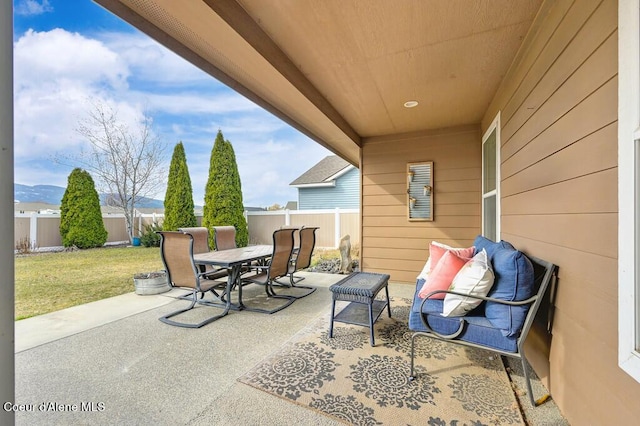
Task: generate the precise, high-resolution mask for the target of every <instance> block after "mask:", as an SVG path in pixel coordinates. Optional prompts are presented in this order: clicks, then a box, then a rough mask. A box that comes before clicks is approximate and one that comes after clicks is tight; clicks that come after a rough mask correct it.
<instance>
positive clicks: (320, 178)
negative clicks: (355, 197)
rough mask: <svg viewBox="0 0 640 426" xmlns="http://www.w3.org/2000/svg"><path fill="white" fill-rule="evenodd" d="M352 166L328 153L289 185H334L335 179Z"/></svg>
mask: <svg viewBox="0 0 640 426" xmlns="http://www.w3.org/2000/svg"><path fill="white" fill-rule="evenodd" d="M353 167H354V166H353V165H352V164H350V163H349V162H347V161H346V160H343V159H342V158H340V157H338V156H337V155H329V156H327V157H325V158H323V159H322V160H320V162H319V163H317V164H316V165H315V166H313V167H312V168H310V169H309V170H307V171H306V172H304V173H303V174H302V175H301V176H300V177H298V178H297V179H296V180H294V181H293V182H291V183H290V184H289V185H290V186H294V187H310V186H329V185H335V180H336V179H337V178H339V177H340V176H342V175H343V174H345V173H346V172H348V171H349V170H351V169H352V168H353Z"/></svg>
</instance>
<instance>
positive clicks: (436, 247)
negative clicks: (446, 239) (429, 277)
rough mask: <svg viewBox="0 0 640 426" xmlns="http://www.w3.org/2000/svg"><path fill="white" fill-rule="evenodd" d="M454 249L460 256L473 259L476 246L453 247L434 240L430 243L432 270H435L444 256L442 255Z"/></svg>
mask: <svg viewBox="0 0 640 426" xmlns="http://www.w3.org/2000/svg"><path fill="white" fill-rule="evenodd" d="M448 251H452V252H454V253H455V254H456V255H458V256H459V257H462V258H465V259H471V258H472V257H473V252H474V251H475V247H474V246H471V247H468V248H453V247H449V246H447V245H444V244H440V243H438V242H435V241H432V242H431V244H429V258H430V259H431V271H433V270H434V269H435V267H436V265H437V264H438V261H439V260H440V259H441V258H442V256H443V255H444V254H445V253H446V252H448Z"/></svg>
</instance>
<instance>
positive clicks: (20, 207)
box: [13, 202, 60, 213]
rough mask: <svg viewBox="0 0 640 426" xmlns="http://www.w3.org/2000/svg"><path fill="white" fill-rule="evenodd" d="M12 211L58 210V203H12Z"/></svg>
mask: <svg viewBox="0 0 640 426" xmlns="http://www.w3.org/2000/svg"><path fill="white" fill-rule="evenodd" d="M13 210H14V212H25V213H32V212H43V213H45V212H49V213H51V212H52V211H53V212H56V213H57V212H60V205H59V204H49V203H20V202H17V203H13Z"/></svg>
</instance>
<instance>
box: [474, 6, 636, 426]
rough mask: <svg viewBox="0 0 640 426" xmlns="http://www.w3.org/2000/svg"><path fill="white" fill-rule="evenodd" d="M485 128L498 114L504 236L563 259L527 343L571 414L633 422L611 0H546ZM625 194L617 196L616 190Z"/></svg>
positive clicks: (594, 420)
mask: <svg viewBox="0 0 640 426" xmlns="http://www.w3.org/2000/svg"><path fill="white" fill-rule="evenodd" d="M546 6H547V7H548V9H546V10H545V13H544V14H541V15H539V20H538V21H537V22H536V24H534V31H532V32H531V33H530V34H529V36H528V38H527V40H526V41H525V45H524V46H523V48H522V50H521V56H520V57H519V58H517V60H516V61H514V65H513V67H512V69H510V71H509V73H508V74H507V76H506V77H505V79H504V81H503V83H502V85H501V87H500V89H499V90H498V92H497V94H496V97H495V98H494V100H493V102H492V104H491V106H490V107H489V109H488V112H487V114H486V115H485V117H484V118H483V120H482V123H483V126H482V128H483V130H484V129H486V128H487V126H488V124H489V123H491V121H492V120H493V119H494V117H495V115H496V113H497V112H498V111H500V113H501V117H500V119H501V152H500V154H501V162H502V163H501V169H500V171H501V185H500V191H501V194H500V198H501V238H503V239H505V240H508V241H510V242H512V243H513V244H514V245H515V246H516V247H518V248H520V249H522V250H524V251H525V252H527V253H529V254H532V255H534V256H537V257H540V258H543V259H546V260H549V261H552V262H554V263H555V264H557V265H558V266H559V268H560V269H559V281H558V287H557V297H556V301H555V318H554V323H553V330H552V333H553V335H552V338H551V339H549V338H548V336H547V337H545V336H546V335H544V334H540V333H539V331H538V330H537V331H536V333H535V334H534V336H532V338H531V339H530V340H531V342H530V343H529V342H528V344H527V347H528V348H531V349H532V350H531V351H530V352H529V354H530V359H531V360H532V364H533V367H534V369H535V370H536V371H537V372H538V373H541V374H542V376H543V377H544V378H545V381H546V382H547V384H548V385H549V386H550V391H551V394H552V395H553V398H554V400H555V401H556V403H557V404H558V406H559V407H560V409H561V411H562V413H563V414H564V415H565V416H566V417H567V419H568V420H569V422H570V423H571V424H631V423H633V422H635V421H636V419H638V418H640V405H638V404H637V401H638V400H640V384H638V383H637V382H635V381H634V380H632V379H631V378H630V377H629V376H628V375H626V374H625V373H624V372H623V371H622V370H621V369H620V368H619V367H618V364H617V332H618V329H617V326H618V324H617V321H618V311H617V309H618V294H617V256H618V241H617V226H618V213H617V209H618V207H617V203H618V193H617V155H618V153H617V103H618V93H617V91H618V81H617V73H618V71H617V64H618V58H617V43H618V40H617V38H618V37H617V2H616V1H614V0H604V1H599V0H595V1H587V0H583V1H580V0H579V1H575V2H573V1H558V2H548V3H546ZM621 196H624V195H621Z"/></svg>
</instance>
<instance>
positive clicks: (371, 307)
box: [329, 272, 391, 346]
mask: <svg viewBox="0 0 640 426" xmlns="http://www.w3.org/2000/svg"><path fill="white" fill-rule="evenodd" d="M388 283H389V275H387V274H375V273H372V272H355V273H353V274H351V275H349V276H348V277H346V278H344V279H343V280H341V281H339V282H337V283H335V284H333V285H332V286H331V287H329V289H330V290H331V293H332V294H333V302H332V304H331V321H330V324H329V337H333V323H334V321H338V322H343V323H347V324H355V325H361V326H364V327H369V336H370V340H371V346H375V341H374V336H373V324H374V323H375V322H376V320H377V319H378V318H379V317H380V314H381V313H382V311H383V310H384V308H385V307H386V308H387V312H388V314H389V318H391V305H390V304H389V288H388V287H387V284H388ZM383 288H384V290H385V293H386V297H387V298H386V300H380V299H376V296H377V294H378V293H379V292H380V290H382V289H383ZM336 301H347V302H351V303H349V305H347V306H346V307H345V308H344V309H343V310H342V311H340V313H338V315H336V314H335V312H336Z"/></svg>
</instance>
